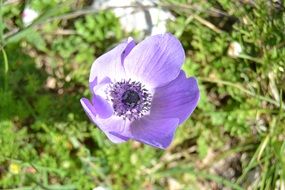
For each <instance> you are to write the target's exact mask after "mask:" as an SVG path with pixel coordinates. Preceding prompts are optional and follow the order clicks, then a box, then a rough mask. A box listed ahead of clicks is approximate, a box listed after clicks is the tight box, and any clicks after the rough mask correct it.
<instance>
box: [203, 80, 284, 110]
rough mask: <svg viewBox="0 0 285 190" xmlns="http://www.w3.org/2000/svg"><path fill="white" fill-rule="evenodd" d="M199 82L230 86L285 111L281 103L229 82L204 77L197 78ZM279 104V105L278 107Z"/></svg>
mask: <svg viewBox="0 0 285 190" xmlns="http://www.w3.org/2000/svg"><path fill="white" fill-rule="evenodd" d="M198 79H199V80H201V81H203V82H209V83H216V84H221V85H226V86H230V87H233V88H237V89H239V90H240V91H241V92H244V93H245V94H248V95H250V96H253V97H255V98H257V99H259V100H263V101H266V102H268V103H271V104H273V105H275V106H277V107H279V108H281V109H284V110H285V107H284V104H283V103H280V102H277V101H275V100H273V99H271V98H268V97H264V96H261V95H258V94H256V93H254V92H251V91H249V90H247V89H245V88H243V87H242V86H241V85H239V84H234V83H232V82H229V81H223V80H217V79H210V78H204V77H199V78H198ZM280 104H281V105H280Z"/></svg>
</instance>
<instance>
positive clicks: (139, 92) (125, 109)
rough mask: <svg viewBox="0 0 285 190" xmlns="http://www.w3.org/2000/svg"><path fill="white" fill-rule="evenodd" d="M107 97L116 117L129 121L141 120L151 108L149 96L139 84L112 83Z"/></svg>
mask: <svg viewBox="0 0 285 190" xmlns="http://www.w3.org/2000/svg"><path fill="white" fill-rule="evenodd" d="M109 89H110V90H109V91H108V97H109V99H110V101H111V102H112V104H113V108H114V112H115V114H116V115H117V116H119V117H122V118H124V119H128V120H130V121H133V120H136V119H138V118H141V117H142V116H143V115H145V114H146V113H147V112H148V111H149V110H150V106H151V98H152V97H151V94H150V93H149V91H148V90H147V89H145V87H144V85H142V84H141V83H140V82H134V81H131V80H127V81H126V80H123V81H121V82H116V83H112V84H111V85H110V88H109Z"/></svg>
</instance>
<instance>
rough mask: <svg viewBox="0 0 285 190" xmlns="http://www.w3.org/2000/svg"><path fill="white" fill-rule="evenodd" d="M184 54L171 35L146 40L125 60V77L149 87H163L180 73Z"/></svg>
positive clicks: (179, 44)
mask: <svg viewBox="0 0 285 190" xmlns="http://www.w3.org/2000/svg"><path fill="white" fill-rule="evenodd" d="M184 59H185V53H184V50H183V47H182V45H181V43H180V42H179V41H178V40H177V39H176V38H175V37H174V36H173V35H171V34H168V33H167V34H163V35H155V36H151V37H148V38H146V39H145V40H144V41H142V42H141V43H139V44H138V45H137V46H135V47H134V48H133V49H132V51H131V52H130V53H129V55H128V56H127V57H126V58H125V63H124V65H125V70H126V74H127V76H130V78H133V79H136V80H138V81H143V82H144V83H146V84H148V85H150V86H151V87H153V88H154V87H159V86H163V85H165V84H167V83H169V82H170V81H172V80H174V79H175V78H176V77H177V76H178V75H179V72H180V68H181V66H182V64H183V62H184Z"/></svg>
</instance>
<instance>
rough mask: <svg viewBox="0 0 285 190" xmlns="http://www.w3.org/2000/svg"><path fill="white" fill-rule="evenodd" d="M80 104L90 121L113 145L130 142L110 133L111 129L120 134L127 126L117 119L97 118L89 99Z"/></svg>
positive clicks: (82, 99) (83, 99)
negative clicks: (122, 128) (124, 126)
mask: <svg viewBox="0 0 285 190" xmlns="http://www.w3.org/2000/svg"><path fill="white" fill-rule="evenodd" d="M80 102H81V105H82V107H83V109H84V111H85V112H86V114H87V115H88V117H89V118H90V120H91V121H92V122H93V123H94V124H96V125H97V126H98V127H99V128H100V129H101V130H102V131H103V132H104V133H105V134H106V136H107V137H108V138H109V139H110V141H112V142H113V143H122V142H125V141H127V140H128V138H126V137H123V136H122V137H118V136H114V135H112V134H111V133H109V130H110V129H113V130H114V129H117V130H116V131H117V132H120V131H121V127H120V126H123V125H125V124H124V123H123V122H122V121H118V120H116V119H113V118H112V117H110V118H108V119H100V118H99V117H96V112H95V108H94V107H93V105H92V104H91V102H90V101H89V100H88V99H87V98H81V100H80Z"/></svg>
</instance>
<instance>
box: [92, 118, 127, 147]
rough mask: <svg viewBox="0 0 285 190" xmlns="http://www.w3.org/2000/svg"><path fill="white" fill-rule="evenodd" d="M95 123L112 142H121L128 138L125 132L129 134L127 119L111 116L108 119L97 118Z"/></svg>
mask: <svg viewBox="0 0 285 190" xmlns="http://www.w3.org/2000/svg"><path fill="white" fill-rule="evenodd" d="M96 123H97V125H98V127H99V128H100V129H101V130H102V131H103V132H104V133H105V134H106V135H107V137H108V138H109V139H110V140H111V141H112V142H113V143H121V142H125V141H127V140H129V138H128V137H127V136H126V134H129V125H130V124H129V122H128V121H127V120H124V119H122V118H119V117H116V116H112V117H110V118H108V119H97V121H96ZM114 134H116V135H114Z"/></svg>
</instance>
